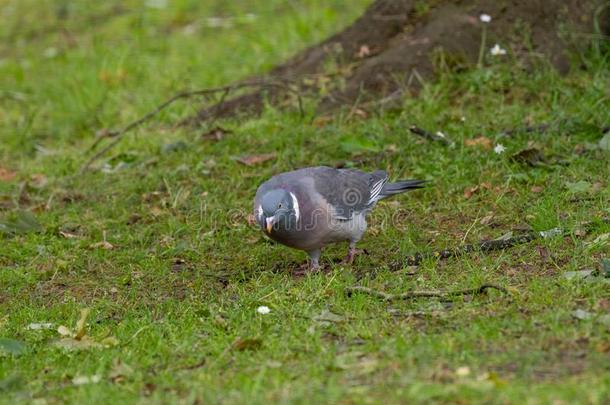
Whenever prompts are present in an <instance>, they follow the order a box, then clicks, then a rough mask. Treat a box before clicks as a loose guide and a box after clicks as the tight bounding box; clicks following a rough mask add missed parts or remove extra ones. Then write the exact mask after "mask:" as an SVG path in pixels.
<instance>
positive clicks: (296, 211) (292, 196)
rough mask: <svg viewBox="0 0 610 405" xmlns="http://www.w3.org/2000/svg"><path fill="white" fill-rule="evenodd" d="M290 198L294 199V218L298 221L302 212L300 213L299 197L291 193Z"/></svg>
mask: <svg viewBox="0 0 610 405" xmlns="http://www.w3.org/2000/svg"><path fill="white" fill-rule="evenodd" d="M289 194H290V198H292V208H293V209H294V216H295V217H296V218H297V221H298V220H299V218H300V217H301V211H299V202H298V201H297V196H296V195H294V194H293V193H289Z"/></svg>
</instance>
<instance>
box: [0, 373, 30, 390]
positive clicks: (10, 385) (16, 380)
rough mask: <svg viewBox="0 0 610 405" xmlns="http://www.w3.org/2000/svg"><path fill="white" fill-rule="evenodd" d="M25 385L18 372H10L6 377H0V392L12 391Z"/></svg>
mask: <svg viewBox="0 0 610 405" xmlns="http://www.w3.org/2000/svg"><path fill="white" fill-rule="evenodd" d="M23 385H25V381H24V380H23V378H22V377H21V375H19V374H11V375H9V376H8V377H6V378H2V379H0V392H3V391H14V390H18V389H20V388H21V387H22V386H23Z"/></svg>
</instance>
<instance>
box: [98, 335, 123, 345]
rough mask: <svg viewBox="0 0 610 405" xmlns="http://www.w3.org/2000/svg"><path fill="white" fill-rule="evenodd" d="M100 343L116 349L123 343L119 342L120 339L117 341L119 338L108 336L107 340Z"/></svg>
mask: <svg viewBox="0 0 610 405" xmlns="http://www.w3.org/2000/svg"><path fill="white" fill-rule="evenodd" d="M100 343H101V344H102V345H103V346H104V347H114V346H118V345H119V343H121V342H119V339H117V338H116V337H114V336H108V337H106V338H104V339H102V340H101V341H100Z"/></svg>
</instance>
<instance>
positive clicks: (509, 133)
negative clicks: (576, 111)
mask: <svg viewBox="0 0 610 405" xmlns="http://www.w3.org/2000/svg"><path fill="white" fill-rule="evenodd" d="M552 124H553V123H552V122H549V123H544V124H539V125H531V126H527V127H522V128H513V129H507V130H505V131H502V132H500V133H499V134H498V135H497V136H499V137H500V136H505V137H508V136H513V135H516V134H529V133H532V132H540V133H544V132H546V131H547V130H548V129H549V128H550V127H551V125H552Z"/></svg>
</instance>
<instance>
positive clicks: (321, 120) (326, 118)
mask: <svg viewBox="0 0 610 405" xmlns="http://www.w3.org/2000/svg"><path fill="white" fill-rule="evenodd" d="M332 121H333V117H332V116H331V115H322V116H320V117H317V118H316V119H314V120H313V122H312V124H313V126H314V127H318V128H322V127H325V126H326V125H328V124H329V123H331V122H332Z"/></svg>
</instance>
